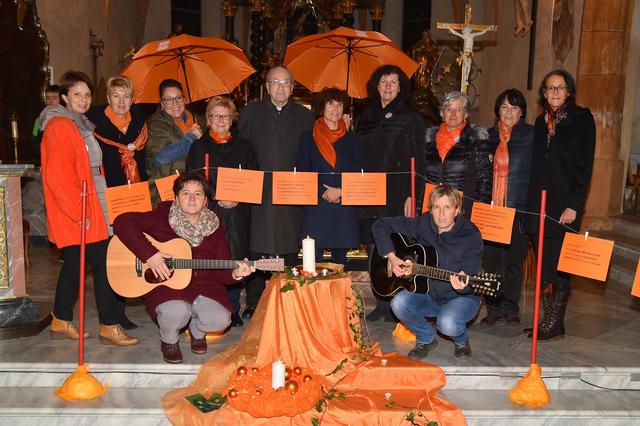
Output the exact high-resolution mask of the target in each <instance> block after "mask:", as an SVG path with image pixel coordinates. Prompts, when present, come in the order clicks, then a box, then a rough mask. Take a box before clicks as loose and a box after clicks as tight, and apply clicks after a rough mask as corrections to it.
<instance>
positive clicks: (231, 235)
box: [186, 129, 258, 259]
mask: <svg viewBox="0 0 640 426" xmlns="http://www.w3.org/2000/svg"><path fill="white" fill-rule="evenodd" d="M205 154H209V194H208V195H209V208H210V209H211V210H213V211H214V212H216V214H217V215H218V217H219V218H220V219H221V220H222V224H223V225H224V229H225V230H226V232H227V241H228V243H229V253H230V254H231V257H232V258H234V259H243V258H245V257H249V226H250V219H251V206H250V205H248V204H245V203H239V204H238V205H237V206H236V207H233V208H231V209H227V208H224V207H220V206H219V205H218V203H217V201H216V200H215V196H216V182H217V179H218V167H229V168H237V167H238V165H241V166H242V168H243V169H251V170H257V169H258V162H257V161H256V157H255V155H253V151H252V150H251V147H250V146H249V142H247V141H246V140H244V139H242V138H239V137H238V135H237V132H236V131H235V129H232V131H231V140H230V141H229V142H227V143H222V144H217V143H216V142H215V141H214V140H213V139H212V138H211V136H209V133H205V134H204V135H202V137H201V138H200V139H198V140H197V141H195V142H194V143H193V145H191V149H190V150H189V154H188V155H187V161H186V168H187V171H191V170H198V169H203V168H204V156H205ZM203 173H204V172H203Z"/></svg>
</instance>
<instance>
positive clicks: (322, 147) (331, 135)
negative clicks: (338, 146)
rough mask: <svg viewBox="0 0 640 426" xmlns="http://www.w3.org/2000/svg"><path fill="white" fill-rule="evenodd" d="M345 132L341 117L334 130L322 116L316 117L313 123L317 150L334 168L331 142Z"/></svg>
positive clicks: (334, 156) (334, 161)
mask: <svg viewBox="0 0 640 426" xmlns="http://www.w3.org/2000/svg"><path fill="white" fill-rule="evenodd" d="M346 132H347V128H346V126H345V124H344V120H342V119H340V121H338V128H337V129H336V130H332V129H330V128H329V126H328V125H327V122H326V121H324V118H322V117H320V118H318V119H317V120H316V122H315V124H314V125H313V140H314V141H315V143H316V146H317V147H318V151H320V155H322V158H324V159H325V160H326V162H327V163H329V164H330V165H331V167H333V168H334V169H335V168H336V150H335V149H334V148H333V144H334V143H336V141H337V140H339V139H340V138H341V137H343V136H344V134H345V133H346Z"/></svg>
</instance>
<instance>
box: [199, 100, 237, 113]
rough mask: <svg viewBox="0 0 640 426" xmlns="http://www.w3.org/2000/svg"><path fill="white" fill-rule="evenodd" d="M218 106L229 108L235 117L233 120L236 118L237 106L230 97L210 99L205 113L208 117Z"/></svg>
mask: <svg viewBox="0 0 640 426" xmlns="http://www.w3.org/2000/svg"><path fill="white" fill-rule="evenodd" d="M217 106H219V107H224V108H227V109H228V110H230V111H231V115H232V116H233V118H235V115H236V104H235V103H234V102H233V100H232V99H231V98H230V97H228V96H214V97H213V98H211V99H209V102H208V103H207V110H206V111H205V113H206V114H207V115H208V114H209V113H210V112H211V110H212V109H214V108H215V107H217Z"/></svg>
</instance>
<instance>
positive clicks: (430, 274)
mask: <svg viewBox="0 0 640 426" xmlns="http://www.w3.org/2000/svg"><path fill="white" fill-rule="evenodd" d="M411 272H412V273H414V274H416V275H422V276H424V277H427V278H433V279H436V280H442V281H449V277H450V276H451V275H455V276H457V277H458V278H460V279H461V280H462V282H464V283H465V284H468V283H469V276H468V275H460V274H458V273H456V272H451V271H447V270H446V269H440V268H434V267H433V266H426V265H420V264H415V263H414V264H413V265H412V269H411Z"/></svg>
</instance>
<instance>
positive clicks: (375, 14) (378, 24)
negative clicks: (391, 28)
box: [369, 5, 384, 33]
mask: <svg viewBox="0 0 640 426" xmlns="http://www.w3.org/2000/svg"><path fill="white" fill-rule="evenodd" d="M369 13H371V29H372V30H373V31H377V32H379V33H380V32H382V15H384V5H382V6H381V5H377V6H374V7H373V8H372V9H369Z"/></svg>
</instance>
